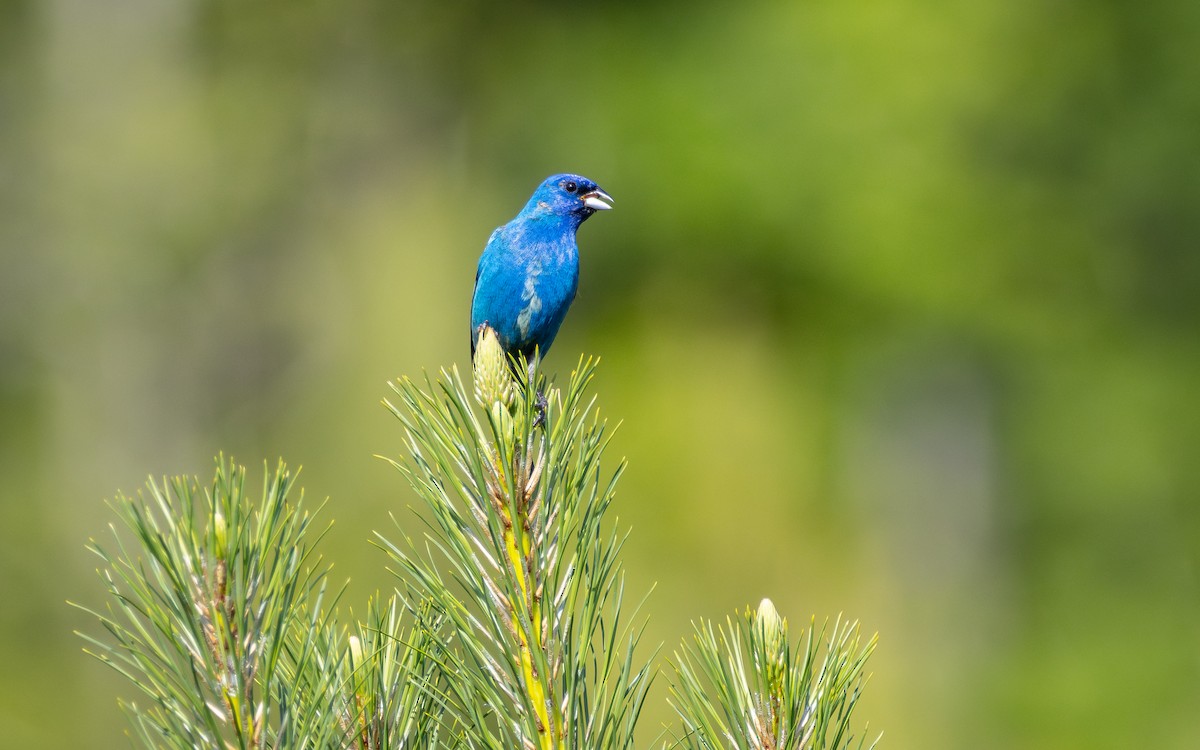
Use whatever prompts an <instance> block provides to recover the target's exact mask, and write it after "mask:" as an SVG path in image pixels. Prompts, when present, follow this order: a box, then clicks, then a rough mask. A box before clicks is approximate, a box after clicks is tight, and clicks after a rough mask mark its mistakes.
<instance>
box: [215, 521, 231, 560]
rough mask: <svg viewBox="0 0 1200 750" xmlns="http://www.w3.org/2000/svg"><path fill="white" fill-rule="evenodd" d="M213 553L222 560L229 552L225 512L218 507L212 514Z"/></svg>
mask: <svg viewBox="0 0 1200 750" xmlns="http://www.w3.org/2000/svg"><path fill="white" fill-rule="evenodd" d="M213 544H214V547H215V549H213V553H214V554H215V555H216V556H217V559H218V560H224V559H225V555H226V554H228V552H229V526H228V524H226V522H225V514H224V513H222V512H221V511H220V510H219V509H218V510H217V512H216V513H215V514H214V515H213Z"/></svg>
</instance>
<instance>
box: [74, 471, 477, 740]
mask: <svg viewBox="0 0 1200 750" xmlns="http://www.w3.org/2000/svg"><path fill="white" fill-rule="evenodd" d="M245 477H246V472H245V469H243V468H241V467H238V466H234V465H233V464H232V463H230V462H228V461H226V460H225V459H223V458H219V459H218V461H217V468H216V476H215V478H214V480H213V483H212V485H211V487H210V488H208V489H207V490H204V489H202V488H201V487H200V486H199V484H198V483H197V482H196V481H195V480H189V479H186V478H182V477H179V478H176V479H173V480H170V481H168V482H164V483H162V484H160V483H157V482H154V481H153V480H152V481H150V482H149V484H148V485H147V492H146V494H139V495H138V496H137V497H135V498H130V497H126V496H124V495H122V496H119V497H118V498H117V499H116V500H114V501H113V502H112V503H111V506H112V508H113V510H114V511H115V512H116V513H117V515H118V516H119V517H120V519H121V520H122V521H123V524H124V527H125V529H124V532H121V531H119V530H118V529H117V527H115V526H114V527H113V537H114V540H115V544H116V547H115V551H112V552H110V551H108V550H107V549H105V548H104V547H102V546H101V545H99V544H98V543H95V542H93V543H92V545H91V549H92V550H93V551H94V552H95V553H96V554H97V555H98V556H99V557H100V559H101V560H102V561H103V562H104V566H105V567H104V568H103V569H102V570H101V571H99V572H100V575H101V577H102V579H103V580H104V582H105V585H106V588H107V589H108V593H109V603H108V606H107V607H106V608H105V609H104V610H103V611H96V610H90V609H86V608H82V607H81V608H82V609H85V611H88V612H91V613H92V614H93V615H95V616H96V618H97V619H98V620H99V622H100V624H101V625H102V627H103V628H104V630H105V631H106V632H107V637H106V638H97V637H94V636H89V635H85V634H82V633H81V634H80V635H82V637H83V638H84V639H85V640H87V641H88V643H89V644H90V647H89V649H88V651H89V653H91V654H93V655H94V656H95V657H96V658H98V659H100V660H101V661H102V662H104V663H106V664H108V665H109V666H111V667H113V668H114V669H116V670H117V671H118V672H120V673H121V674H123V675H125V676H126V677H128V678H129V679H130V680H131V682H132V683H133V685H134V686H135V687H136V688H137V689H138V690H139V691H140V692H141V693H142V694H143V696H144V697H145V698H146V700H147V704H145V705H139V704H138V703H137V702H125V703H123V704H122V705H123V706H124V708H125V710H126V711H127V712H128V713H129V715H130V717H131V720H132V723H133V726H134V730H135V733H136V736H137V737H138V738H139V740H140V741H141V744H142V745H143V746H145V747H156V748H158V747H162V748H196V747H220V748H236V749H238V750H258V749H259V748H301V747H303V748H310V747H320V748H343V747H345V748H362V749H363V750H365V749H366V748H368V747H384V746H386V747H425V746H427V745H425V744H424V742H423V740H424V739H425V738H428V737H435V736H437V733H438V732H439V731H447V730H445V729H444V728H443V727H442V725H440V724H439V722H440V718H439V715H440V713H441V711H440V710H438V708H437V706H438V705H439V703H444V700H445V699H444V697H443V696H442V695H441V694H440V693H439V692H438V690H439V687H438V685H437V684H436V681H435V680H434V679H432V678H431V677H430V675H431V674H432V673H433V668H432V666H431V664H432V663H433V662H432V661H431V660H430V659H429V658H427V654H436V653H437V648H435V647H432V646H431V641H434V640H436V639H435V638H434V637H433V636H432V635H431V633H433V632H435V631H436V627H437V624H436V620H428V619H427V620H424V621H419V622H417V623H416V625H415V626H414V627H413V628H412V629H411V631H409V633H408V634H407V636H405V635H403V634H404V630H403V628H402V627H401V625H400V623H399V621H398V618H397V616H396V615H397V610H396V605H395V603H394V602H393V603H392V604H391V605H390V606H389V608H387V609H386V610H380V609H379V608H374V609H372V612H371V617H370V619H369V623H371V624H370V625H367V626H361V625H360V626H359V627H358V630H357V631H356V636H355V637H356V638H357V641H358V643H359V644H360V650H361V644H363V643H366V644H368V647H369V652H368V653H369V654H370V657H369V658H360V659H359V662H360V663H358V664H357V665H356V664H355V663H354V659H353V658H352V657H351V655H350V652H351V649H350V648H349V647H348V645H347V642H346V637H345V632H344V630H345V629H344V628H342V627H340V626H338V625H337V623H336V622H335V618H334V614H333V613H334V605H335V604H336V602H337V600H338V598H339V597H340V595H341V591H340V590H339V591H337V592H334V593H332V594H331V593H330V591H329V590H328V587H327V571H328V568H327V567H326V566H325V565H324V563H323V562H322V560H321V558H319V557H316V556H315V553H314V551H313V550H314V548H315V545H316V544H317V543H318V542H319V541H320V538H321V536H323V535H324V531H320V532H314V530H313V528H312V522H313V517H312V516H311V515H310V514H309V513H308V512H307V511H305V510H303V500H302V499H295V500H293V499H291V497H290V494H291V491H292V487H293V482H294V478H293V476H292V475H291V474H290V473H289V472H288V471H287V469H286V468H285V467H284V466H283V465H282V464H280V466H279V467H278V468H277V469H276V471H275V472H274V474H268V475H267V476H266V478H265V479H264V485H263V490H262V495H261V498H260V499H258V500H257V501H252V500H251V499H250V497H249V496H248V494H247V493H246V490H245ZM130 536H131V537H132V543H128V542H127V541H126V539H127V537H130ZM77 606H78V605H77ZM384 633H386V634H387V637H386V639H385V638H384V636H383V634H384ZM403 638H408V639H409V640H408V641H403V642H402V641H401V640H397V639H403ZM360 687H361V688H362V689H361V690H360V689H359V688H360ZM364 698H369V710H366V708H365V707H364V704H363V702H362V701H363V699H364ZM448 731H449V732H450V733H451V734H453V731H454V728H453V727H452V726H451V727H449V730H448ZM380 738H382V739H386V740H387V743H386V745H385V744H380V742H379V740H380ZM406 742H407V744H405V743H406Z"/></svg>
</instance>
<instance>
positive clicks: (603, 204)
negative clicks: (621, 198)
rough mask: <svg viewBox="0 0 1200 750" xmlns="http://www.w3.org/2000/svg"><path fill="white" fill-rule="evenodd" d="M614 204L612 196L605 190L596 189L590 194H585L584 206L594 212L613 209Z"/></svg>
mask: <svg viewBox="0 0 1200 750" xmlns="http://www.w3.org/2000/svg"><path fill="white" fill-rule="evenodd" d="M612 203H613V199H612V196H610V195H609V194H608V193H606V192H604V191H603V190H599V189H596V190H593V191H592V192H590V193H584V194H583V205H585V206H587V207H588V208H590V209H592V210H593V211H607V210H608V209H610V208H612Z"/></svg>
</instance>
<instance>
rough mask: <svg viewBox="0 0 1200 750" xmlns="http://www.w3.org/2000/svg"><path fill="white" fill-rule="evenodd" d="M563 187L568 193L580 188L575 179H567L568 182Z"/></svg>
mask: <svg viewBox="0 0 1200 750" xmlns="http://www.w3.org/2000/svg"><path fill="white" fill-rule="evenodd" d="M563 189H564V190H566V191H567V192H568V193H573V192H575V191H576V190H578V189H579V186H578V185H576V184H575V182H574V181H573V180H567V181H566V182H564V183H563Z"/></svg>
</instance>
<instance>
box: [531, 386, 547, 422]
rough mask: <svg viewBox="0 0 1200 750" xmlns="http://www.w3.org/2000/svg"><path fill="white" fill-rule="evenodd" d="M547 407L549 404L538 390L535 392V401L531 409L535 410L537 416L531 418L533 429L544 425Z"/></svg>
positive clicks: (544, 395)
mask: <svg viewBox="0 0 1200 750" xmlns="http://www.w3.org/2000/svg"><path fill="white" fill-rule="evenodd" d="M549 406H550V402H549V401H547V400H546V394H544V393H542V392H541V391H540V390H539V391H538V392H537V401H535V402H533V408H534V409H536V410H537V415H536V416H534V418H533V426H534V428H537V427H538V426H540V425H544V424H545V423H546V408H547V407H549Z"/></svg>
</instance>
